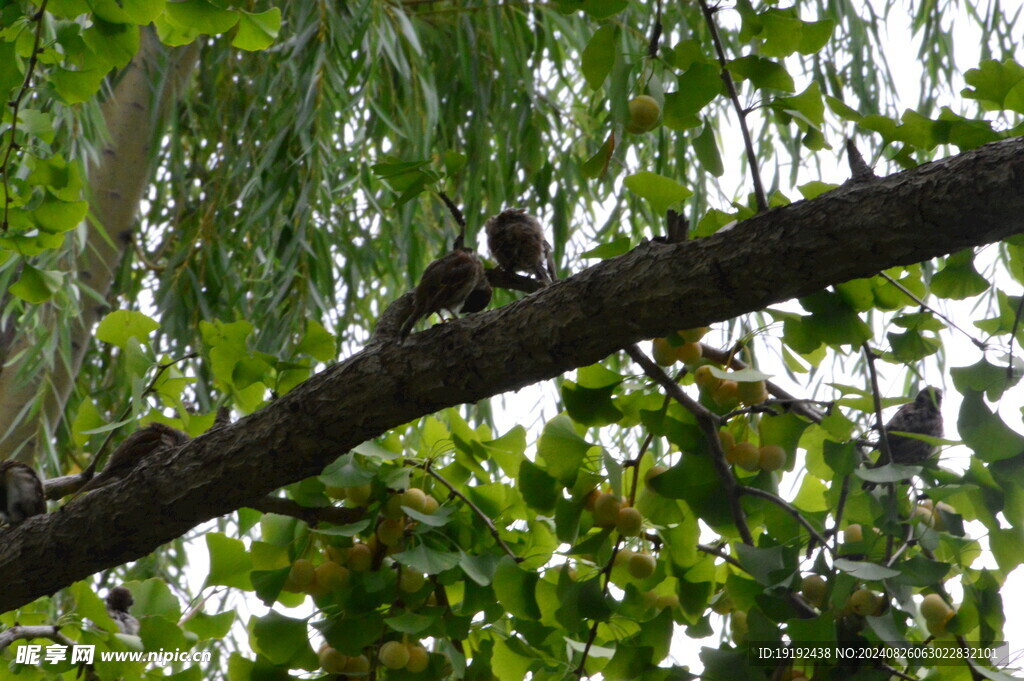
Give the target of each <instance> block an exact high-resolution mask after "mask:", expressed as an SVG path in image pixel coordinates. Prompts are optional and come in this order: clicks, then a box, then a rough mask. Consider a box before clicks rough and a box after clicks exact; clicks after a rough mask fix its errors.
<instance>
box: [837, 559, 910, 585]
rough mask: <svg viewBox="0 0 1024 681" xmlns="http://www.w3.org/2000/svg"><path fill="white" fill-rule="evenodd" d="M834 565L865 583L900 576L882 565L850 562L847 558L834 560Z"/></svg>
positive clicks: (895, 571)
mask: <svg viewBox="0 0 1024 681" xmlns="http://www.w3.org/2000/svg"><path fill="white" fill-rule="evenodd" d="M835 565H836V567H837V568H838V569H840V570H842V571H843V572H845V573H846V574H848V575H852V576H854V577H856V578H857V579H863V580H864V581H866V582H874V581H878V580H881V579H892V578H893V577H898V576H899V574H900V573H899V571H898V570H893V569H892V568H887V567H885V566H884V565H877V564H875V563H867V562H864V561H859V560H850V559H848V558H836V562H835Z"/></svg>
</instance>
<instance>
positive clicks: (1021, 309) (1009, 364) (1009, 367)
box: [982, 295, 1024, 380]
mask: <svg viewBox="0 0 1024 681" xmlns="http://www.w3.org/2000/svg"><path fill="white" fill-rule="evenodd" d="M1021 313H1024V295H1021V297H1020V300H1019V301H1017V311H1016V312H1015V313H1014V314H1013V328H1012V329H1011V330H1010V352H1009V353H1008V354H1009V359H1007V360H1006V378H1007V380H1009V379H1012V378H1013V340H1014V339H1015V338H1016V337H1017V329H1018V328H1019V326H1020V316H1021ZM982 349H984V348H982Z"/></svg>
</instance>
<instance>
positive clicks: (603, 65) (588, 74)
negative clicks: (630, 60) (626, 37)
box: [580, 24, 619, 90]
mask: <svg viewBox="0 0 1024 681" xmlns="http://www.w3.org/2000/svg"><path fill="white" fill-rule="evenodd" d="M618 36H619V29H618V26H616V25H615V24H605V25H604V26H602V27H601V28H599V29H597V31H595V32H594V35H593V36H592V37H591V38H590V42H588V43H587V46H586V47H585V48H584V49H583V54H582V56H581V58H580V70H581V71H582V72H583V77H584V79H586V81H587V85H589V86H590V89H592V90H596V89H598V88H599V87H601V84H602V83H604V79H605V78H607V77H608V74H609V73H611V70H612V66H614V65H615V43H616V41H617V39H618Z"/></svg>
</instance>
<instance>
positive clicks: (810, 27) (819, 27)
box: [797, 19, 836, 54]
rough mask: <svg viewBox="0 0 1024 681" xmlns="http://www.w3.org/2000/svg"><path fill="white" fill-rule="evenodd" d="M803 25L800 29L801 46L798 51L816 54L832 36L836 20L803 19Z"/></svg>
mask: <svg viewBox="0 0 1024 681" xmlns="http://www.w3.org/2000/svg"><path fill="white" fill-rule="evenodd" d="M800 23H801V24H803V26H802V27H801V30H800V46H799V47H798V48H797V51H798V52H800V54H814V53H815V52H817V51H818V50H820V49H821V48H823V47H824V46H825V43H827V42H828V39H829V38H831V37H832V31H833V30H834V29H835V25H836V22H834V21H833V20H831V19H824V20H822V21H801V22H800Z"/></svg>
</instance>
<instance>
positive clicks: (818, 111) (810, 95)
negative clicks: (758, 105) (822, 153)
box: [772, 81, 825, 126]
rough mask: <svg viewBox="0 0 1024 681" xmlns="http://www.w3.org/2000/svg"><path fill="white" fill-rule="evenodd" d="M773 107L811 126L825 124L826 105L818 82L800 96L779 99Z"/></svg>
mask: <svg viewBox="0 0 1024 681" xmlns="http://www.w3.org/2000/svg"><path fill="white" fill-rule="evenodd" d="M790 91H792V90H790ZM772 106H773V107H775V108H776V109H781V110H782V111H784V112H785V113H787V114H789V115H790V116H797V117H798V118H802V120H803V121H804V122H805V123H807V124H809V125H813V126H819V125H822V124H824V123H825V104H824V102H823V100H822V97H821V88H820V87H818V83H817V81H815V82H813V83H811V84H810V85H809V86H808V87H807V89H806V90H804V91H803V92H801V93H800V94H798V95H794V96H793V97H779V98H778V99H777V100H775V103H774V104H773V105H772Z"/></svg>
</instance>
